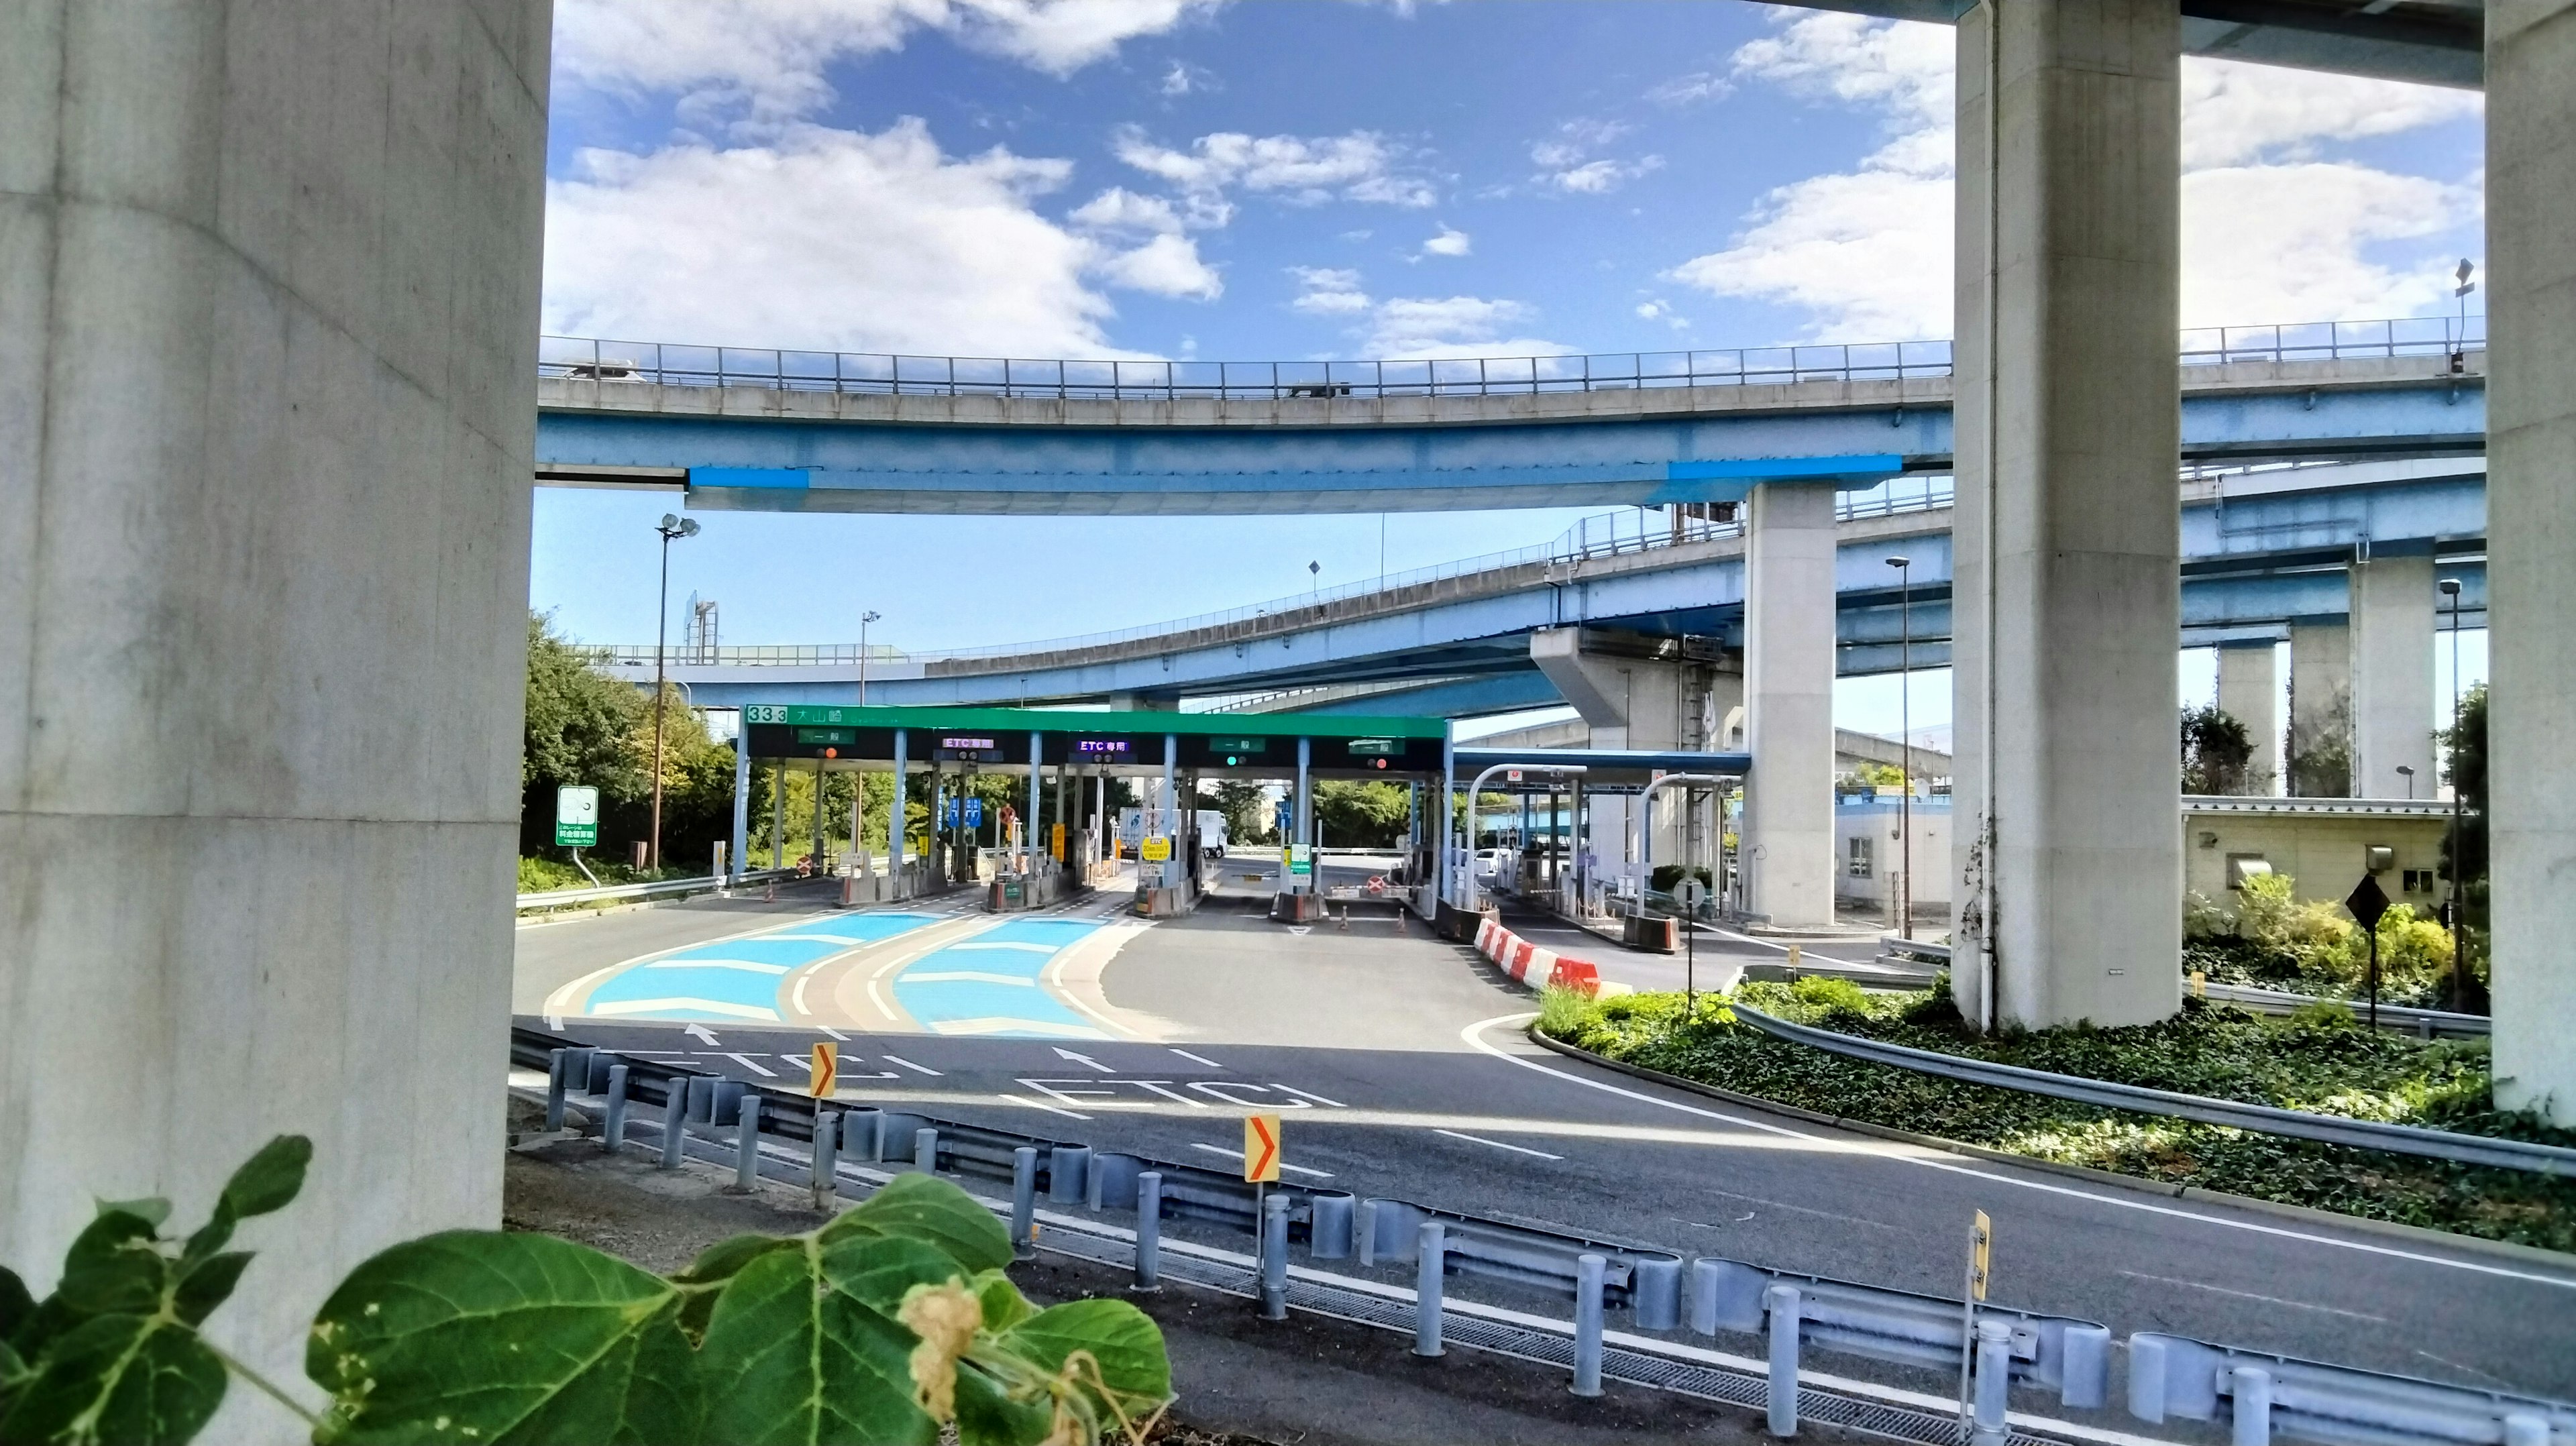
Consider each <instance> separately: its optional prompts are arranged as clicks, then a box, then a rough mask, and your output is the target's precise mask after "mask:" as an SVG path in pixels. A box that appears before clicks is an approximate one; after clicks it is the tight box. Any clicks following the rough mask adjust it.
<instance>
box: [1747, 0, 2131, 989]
mask: <svg viewBox="0 0 2576 1446" xmlns="http://www.w3.org/2000/svg"><path fill="white" fill-rule="evenodd" d="M2180 26H2181V15H2180V12H2179V11H2178V10H2177V9H2176V8H2175V7H2174V5H2173V3H2172V0H2087V3H2083V4H2073V3H2060V0H1988V3H1986V4H1982V5H1979V6H1977V7H1976V8H1975V9H1973V10H1970V11H1969V12H1967V14H1965V15H1963V16H1962V17H1961V19H1960V24H1959V32H1958V45H1959V66H1958V75H1959V87H1958V121H1959V125H1958V134H1959V141H1958V157H1959V159H1958V172H1959V187H1958V219H1957V225H1958V249H1957V256H1958V278H1957V280H1958V286H1957V293H1956V294H1957V316H1958V343H1957V347H1956V351H1955V353H1954V355H1955V365H1954V371H1955V374H1956V377H1957V380H1956V383H1955V385H1956V387H1957V396H1958V404H1957V418H1958V421H1957V432H1956V435H1957V442H1956V454H1957V463H1956V472H1957V477H1958V498H1959V500H1958V509H1957V512H1956V533H1955V542H1954V547H1955V553H1954V556H1955V574H1954V575H1955V577H1956V582H1955V584H1954V587H1953V599H1954V600H1953V609H1954V613H1953V616H1954V619H1955V626H1954V628H1953V633H1954V635H1955V638H1956V642H1955V644H1954V664H1955V667H1954V672H1953V675H1952V677H1953V682H1952V686H1953V687H1954V688H1955V689H1956V707H1955V710H1954V717H1955V718H1956V720H1957V723H1956V727H1957V737H1958V763H1957V768H1956V772H1955V777H1956V781H1957V785H1958V786H1957V798H1958V805H1957V806H1958V809H1959V813H1960V818H1959V822H1960V824H1961V825H1962V827H1961V828H1960V830H1959V832H1958V834H1957V835H1956V836H1955V837H1956V839H1957V842H1956V843H1955V844H1954V846H1953V847H1954V853H1955V863H1956V867H1957V869H1958V873H1959V876H1960V878H1961V881H1962V883H1963V884H1964V888H1963V890H1962V892H1961V894H1960V900H1961V908H1960V911H1959V916H1958V924H1959V929H1958V935H1959V938H1960V941H1961V943H1962V944H1963V945H1965V946H1966V947H1964V948H1963V949H1962V950H1961V951H1960V965H1959V966H1958V967H1956V968H1955V969H1954V971H1953V975H1952V978H1953V987H1954V988H1955V989H1957V990H1958V992H1959V998H1960V1003H1961V1007H1962V1008H1963V1009H1964V1010H1965V1011H1966V1013H1967V1014H1968V1017H1969V1018H1971V1019H1975V1020H1980V1021H1983V1022H1986V1023H1990V1024H2007V1023H2018V1024H2025V1025H2030V1026H2042V1025H2050V1024H2059V1023H2065V1022H2068V1021H2072V1020H2076V1019H2091V1020H2093V1021H2095V1022H2096V1023H2100V1024H2134V1023H2140V1022H2143V1021H2148V1020H2154V1019H2159V1018H2162V1017H2164V1016H2166V1015H2168V1014H2171V1013H2172V1012H2174V1010H2175V1009H2176V1008H2178V1007H2179V1005H2180V998H2181V973H2180V969H2179V967H2178V963H2177V961H2178V959H2179V957H2180V952H2181V945H2182V938H2181V921H2180V915H2179V912H2178V910H2177V909H2176V908H2175V900H2176V899H2178V898H2179V897H2181V893H2182V831H2181V829H2180V828H2179V827H2178V826H2177V824H2176V823H2175V818H2176V809H2177V808H2178V807H2179V802H2178V799H2179V792H2180V781H2179V772H2178V770H2177V768H2176V765H2175V754H2174V724H2173V719H2174V706H2175V705H2174V699H2175V693H2176V689H2177V682H2176V676H2175V674H2176V666H2175V664H2176V660H2175V654H2174V635H2175V633H2176V632H2177V631H2178V629H2179V627H2180V624H2181V586H2180V568H2179V563H2180V556H2179V554H2180V551H2181V539H2180V533H2181V524H2180V518H2179V511H2178V501H2177V497H2176V494H2175V491H2174V480H2173V478H2174V457H2175V455H2176V453H2177V451H2178V448H2179V446H2180V436H2179V431H2180V421H2179V418H2180V412H2181V397H2180V383H2179V378H2178V376H2177V373H2176V369H2175V366H2174V334H2175V328H2176V325H2177V313H2178V310H2179V304H2180V303H2179V286H2180V266H2179V255H2180V252H2179V221H2178V216H2179V211H2180V187H2181V181H2180V175H2181V169H2180V93H2179V71H2180V66H2179V47H2180V40H2181V30H2180ZM1759 716H1760V715H1759V714H1758V713H1757V714H1756V715H1755V718H1756V724H1757V726H1758V725H1759ZM1753 758H1754V769H1755V772H1754V775H1753V780H1752V790H1753V797H1755V798H1757V799H1758V798H1759V797H1760V796H1761V790H1762V782H1763V775H1764V772H1765V771H1766V770H1767V769H1768V768H1769V766H1770V765H1769V762H1768V760H1766V759H1765V758H1764V757H1763V755H1762V751H1761V747H1760V745H1759V744H1756V745H1755V748H1754V754H1753ZM1758 867H1759V865H1757V868H1758Z"/></svg>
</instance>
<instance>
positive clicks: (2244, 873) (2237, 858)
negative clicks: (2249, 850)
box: [2227, 854, 2272, 889]
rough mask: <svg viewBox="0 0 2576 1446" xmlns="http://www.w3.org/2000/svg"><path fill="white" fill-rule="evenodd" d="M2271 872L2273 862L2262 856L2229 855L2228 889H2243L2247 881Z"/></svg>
mask: <svg viewBox="0 0 2576 1446" xmlns="http://www.w3.org/2000/svg"><path fill="white" fill-rule="evenodd" d="M2270 872H2272V861H2271V860H2269V859H2267V858H2265V857H2263V856H2262V855H2261V854H2229V855H2228V856H2227V887H2229V888H2231V889H2242V888H2244V887H2245V881H2246V880H2247V879H2251V878H2256V877H2259V876H2261V875H2264V874H2268V873H2270Z"/></svg>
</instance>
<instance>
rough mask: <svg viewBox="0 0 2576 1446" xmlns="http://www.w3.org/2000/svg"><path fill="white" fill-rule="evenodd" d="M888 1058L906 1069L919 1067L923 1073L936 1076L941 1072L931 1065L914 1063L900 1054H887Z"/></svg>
mask: <svg viewBox="0 0 2576 1446" xmlns="http://www.w3.org/2000/svg"><path fill="white" fill-rule="evenodd" d="M886 1059H887V1060H888V1061H889V1062H891V1063H894V1064H899V1065H902V1066H903V1067H904V1068H905V1069H917V1070H919V1071H921V1072H922V1073H923V1074H926V1075H930V1076H932V1077H934V1078H936V1077H937V1076H938V1074H939V1071H937V1070H935V1069H932V1068H931V1067H930V1066H928V1065H926V1064H914V1063H913V1062H912V1061H911V1060H908V1059H906V1058H904V1057H903V1056H902V1055H899V1054H890V1055H887V1056H886Z"/></svg>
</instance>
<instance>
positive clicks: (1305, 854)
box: [1286, 844, 1315, 874]
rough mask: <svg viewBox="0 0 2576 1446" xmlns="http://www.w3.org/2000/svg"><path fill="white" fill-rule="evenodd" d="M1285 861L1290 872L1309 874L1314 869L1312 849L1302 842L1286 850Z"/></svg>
mask: <svg viewBox="0 0 2576 1446" xmlns="http://www.w3.org/2000/svg"><path fill="white" fill-rule="evenodd" d="M1286 862H1287V865H1288V872H1290V873H1292V874H1311V873H1313V872H1314V871H1315V854H1314V851H1313V850H1312V849H1309V848H1308V847H1307V846H1306V845H1304V844H1297V845H1294V846H1293V847H1291V848H1289V849H1288V850H1287V858H1286Z"/></svg>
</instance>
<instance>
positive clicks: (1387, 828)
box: [1315, 778, 1408, 848]
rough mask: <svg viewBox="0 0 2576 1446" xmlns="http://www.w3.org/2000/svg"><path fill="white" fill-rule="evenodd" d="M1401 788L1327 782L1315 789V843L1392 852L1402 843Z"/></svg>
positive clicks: (1350, 781)
mask: <svg viewBox="0 0 2576 1446" xmlns="http://www.w3.org/2000/svg"><path fill="white" fill-rule="evenodd" d="M1407 811H1408V805H1407V803H1406V797H1405V790H1404V787H1403V785H1401V784H1395V783H1379V782H1376V781H1374V780H1369V781H1362V780H1356V779H1341V778H1335V779H1327V780H1325V781H1323V782H1320V783H1318V784H1316V785H1315V842H1316V843H1318V844H1323V843H1330V844H1332V845H1334V846H1335V847H1337V848H1391V847H1393V846H1394V845H1396V844H1398V843H1401V842H1402V841H1403V839H1404V820H1405V815H1406V813H1407Z"/></svg>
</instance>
